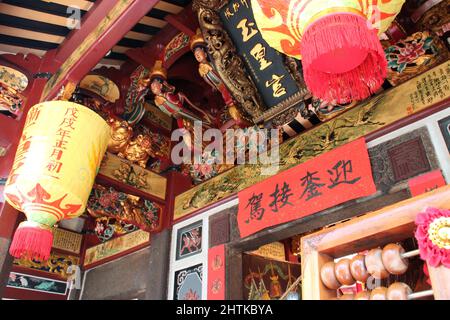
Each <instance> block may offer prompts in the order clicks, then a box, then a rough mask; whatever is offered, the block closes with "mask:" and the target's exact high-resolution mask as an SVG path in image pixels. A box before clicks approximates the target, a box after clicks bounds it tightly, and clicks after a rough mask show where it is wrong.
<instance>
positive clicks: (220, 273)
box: [208, 244, 225, 300]
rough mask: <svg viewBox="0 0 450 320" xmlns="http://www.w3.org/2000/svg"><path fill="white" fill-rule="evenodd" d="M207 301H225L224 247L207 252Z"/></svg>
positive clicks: (217, 247) (219, 246)
mask: <svg viewBox="0 0 450 320" xmlns="http://www.w3.org/2000/svg"><path fill="white" fill-rule="evenodd" d="M208 300H225V245H224V244H222V245H218V246H216V247H213V248H210V249H209V251H208Z"/></svg>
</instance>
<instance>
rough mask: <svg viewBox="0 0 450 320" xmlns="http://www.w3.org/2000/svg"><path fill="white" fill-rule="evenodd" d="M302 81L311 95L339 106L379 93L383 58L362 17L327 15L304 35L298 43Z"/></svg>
mask: <svg viewBox="0 0 450 320" xmlns="http://www.w3.org/2000/svg"><path fill="white" fill-rule="evenodd" d="M301 53H302V61H303V69H304V76H305V81H306V84H307V86H308V88H309V89H310V90H311V92H312V94H313V95H314V96H316V97H317V98H320V99H322V100H324V101H328V102H337V103H340V104H344V103H349V102H351V101H354V100H362V99H366V98H367V97H369V96H370V95H371V94H373V93H375V92H376V91H377V90H378V89H380V87H381V85H382V84H383V82H384V79H385V78H386V73H387V62H386V57H385V54H384V51H383V48H382V46H381V43H380V41H379V39H378V36H377V31H376V30H375V29H371V27H370V25H369V24H368V22H367V20H366V19H365V18H364V17H361V16H358V15H356V14H347V13H339V14H330V15H327V16H325V17H323V18H321V19H319V20H317V21H315V22H314V23H312V24H311V25H310V26H309V27H308V28H307V29H306V31H305V34H304V36H303V39H302V43H301Z"/></svg>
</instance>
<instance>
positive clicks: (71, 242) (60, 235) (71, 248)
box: [52, 228, 83, 254]
mask: <svg viewBox="0 0 450 320" xmlns="http://www.w3.org/2000/svg"><path fill="white" fill-rule="evenodd" d="M82 240H83V235H82V234H80V233H76V232H72V231H68V230H64V229H61V228H54V229H53V244H52V248H55V249H60V250H64V251H68V252H71V253H75V254H79V253H80V250H81V241H82Z"/></svg>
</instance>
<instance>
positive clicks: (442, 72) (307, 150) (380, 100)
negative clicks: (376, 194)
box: [174, 62, 450, 219]
mask: <svg viewBox="0 0 450 320" xmlns="http://www.w3.org/2000/svg"><path fill="white" fill-rule="evenodd" d="M449 73H450V62H446V63H444V64H441V65H440V66H437V67H435V68H433V69H431V70H429V71H428V72H426V73H424V74H422V75H421V76H418V77H416V78H414V79H412V80H410V81H408V82H406V83H404V84H402V85H400V86H398V87H396V88H393V89H391V90H389V91H385V92H382V93H380V94H379V95H378V96H376V97H374V98H372V99H369V100H367V101H365V102H363V103H362V104H360V105H359V106H356V107H355V108H353V109H350V110H349V111H348V112H345V113H344V114H342V115H340V116H339V117H337V118H335V119H333V120H331V121H329V122H326V123H324V124H322V125H320V126H318V127H316V128H314V129H312V130H310V131H308V132H307V133H305V134H303V135H299V136H297V137H296V138H295V139H292V140H289V141H287V142H286V143H284V144H282V145H281V146H280V168H279V172H280V171H284V170H287V169H289V168H291V167H293V166H295V165H297V164H300V163H303V162H305V161H307V160H309V159H312V158H314V157H316V156H318V155H320V154H322V153H324V152H327V151H330V150H332V149H334V148H336V147H338V146H340V145H343V144H345V143H348V142H351V141H353V140H355V139H357V138H359V137H362V136H365V135H367V134H369V133H371V132H374V131H376V130H378V129H381V128H383V127H385V126H387V125H389V124H392V123H394V122H396V121H398V120H400V119H402V118H404V117H406V116H408V115H412V114H414V113H417V112H419V111H422V110H424V109H426V108H428V107H430V106H432V105H434V104H436V103H439V102H442V101H444V100H446V99H448V98H449V97H450V87H449V84H448V81H449V80H448V78H449V75H450V74H449ZM431 83H434V85H433V86H432V85H431ZM437 83H439V85H436V84H437ZM425 86H427V88H425ZM426 90H429V91H430V93H431V95H430V97H428V98H430V99H428V98H427V99H426V100H422V99H421V98H420V97H421V96H425V91H426ZM416 95H417V96H418V97H419V98H418V99H416ZM261 168H262V165H260V164H258V165H240V166H237V167H234V168H233V169H231V170H229V171H227V172H225V173H223V174H221V175H219V176H217V177H214V178H213V179H211V180H209V181H207V182H205V183H203V184H200V185H198V186H196V187H194V188H192V189H190V190H188V191H186V192H185V193H182V194H180V195H179V196H177V197H176V199H175V212H174V219H179V218H181V217H183V216H185V215H187V214H189V213H191V212H193V211H195V210H198V209H200V208H203V207H206V206H208V205H210V204H213V203H215V202H217V201H219V200H221V199H224V198H226V197H229V196H231V195H232V194H234V193H236V192H238V191H240V190H243V189H244V188H246V187H248V186H250V185H253V184H255V183H258V182H260V181H262V180H264V179H266V178H269V176H263V175H261V174H260V172H261V171H260V170H261Z"/></svg>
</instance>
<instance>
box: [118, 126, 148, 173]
mask: <svg viewBox="0 0 450 320" xmlns="http://www.w3.org/2000/svg"><path fill="white" fill-rule="evenodd" d="M151 154H152V151H151V139H150V137H149V136H148V135H143V134H140V135H138V136H137V137H136V138H135V139H133V140H132V141H130V143H129V144H128V145H127V146H126V148H125V151H124V152H121V153H119V154H118V156H119V157H122V158H126V159H127V160H130V161H131V162H133V163H136V164H138V165H139V166H141V167H142V168H145V167H146V166H147V161H148V159H149V157H150V155H151Z"/></svg>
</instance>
